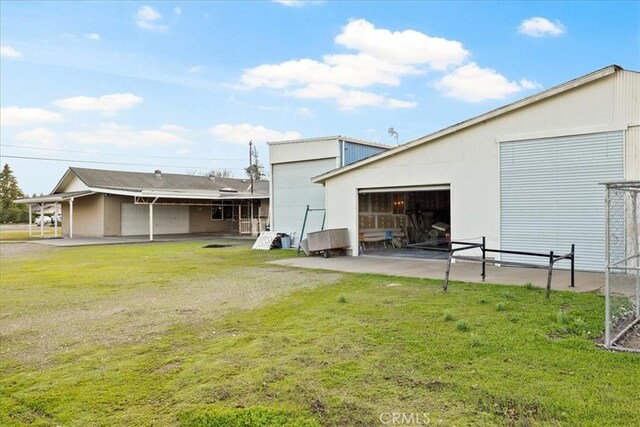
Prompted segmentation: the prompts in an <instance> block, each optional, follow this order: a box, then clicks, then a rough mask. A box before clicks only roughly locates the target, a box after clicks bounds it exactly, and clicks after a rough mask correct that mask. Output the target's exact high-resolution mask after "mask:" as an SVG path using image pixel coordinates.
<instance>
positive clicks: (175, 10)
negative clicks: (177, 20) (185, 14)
mask: <svg viewBox="0 0 640 427" xmlns="http://www.w3.org/2000/svg"><path fill="white" fill-rule="evenodd" d="M173 13H175V14H176V15H178V16H180V15H182V8H181V7H180V6H176V7H174V8H173Z"/></svg>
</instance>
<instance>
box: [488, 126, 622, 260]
mask: <svg viewBox="0 0 640 427" xmlns="http://www.w3.org/2000/svg"><path fill="white" fill-rule="evenodd" d="M623 178H624V139H623V133H622V132H607V133H597V134H588V135H577V136H567V137H558V138H548V139H536V140H527V141H509V142H503V143H501V145H500V197H501V222H500V231H501V247H502V249H506V250H520V251H533V252H548V251H550V250H553V251H555V253H563V254H564V253H567V252H569V250H570V247H571V244H572V243H573V244H575V245H576V260H575V264H576V268H577V269H581V270H595V271H602V270H603V269H604V187H603V186H602V185H599V184H600V183H601V182H603V181H609V180H620V179H623ZM502 259H504V260H509V261H524V262H533V261H537V262H538V263H541V264H544V263H545V260H544V259H535V258H530V257H520V256H515V255H503V256H502ZM563 266H564V267H566V263H565V264H564V265H560V264H559V265H558V267H560V268H562V267H563Z"/></svg>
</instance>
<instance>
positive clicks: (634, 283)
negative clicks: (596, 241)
mask: <svg viewBox="0 0 640 427" xmlns="http://www.w3.org/2000/svg"><path fill="white" fill-rule="evenodd" d="M605 204H606V208H605V209H606V237H605V239H606V240H605V250H606V270H605V274H606V279H605V280H606V283H605V340H604V345H605V347H606V348H610V349H615V350H623V351H631V352H638V353H640V181H622V182H611V183H607V184H606V192H605Z"/></svg>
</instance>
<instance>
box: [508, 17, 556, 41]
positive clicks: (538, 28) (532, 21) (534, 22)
mask: <svg viewBox="0 0 640 427" xmlns="http://www.w3.org/2000/svg"><path fill="white" fill-rule="evenodd" d="M518 32H519V33H520V34H524V35H526V36H531V37H546V36H552V37H557V36H560V35H562V34H564V33H565V32H566V28H565V27H564V25H562V24H561V23H560V21H558V20H557V19H556V21H555V22H551V21H549V20H548V19H546V18H541V17H540V16H534V17H533V18H529V19H525V20H524V21H522V23H521V24H520V26H519V27H518Z"/></svg>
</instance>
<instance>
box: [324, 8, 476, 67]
mask: <svg viewBox="0 0 640 427" xmlns="http://www.w3.org/2000/svg"><path fill="white" fill-rule="evenodd" d="M335 42H336V43H337V44H340V45H343V46H345V47H348V48H350V49H355V50H358V51H360V52H363V53H367V54H369V55H371V56H373V57H375V58H378V59H380V60H383V61H388V62H390V63H394V64H425V65H428V66H429V67H431V68H433V69H435V70H445V69H447V68H448V67H450V66H452V65H458V64H461V63H462V62H463V61H464V60H465V59H466V58H467V57H468V56H469V52H468V51H467V50H466V49H465V48H464V46H463V45H462V43H460V42H458V41H455V40H447V39H445V38H441V37H430V36H428V35H426V34H424V33H421V32H418V31H414V30H405V31H393V32H392V31H390V30H386V29H382V28H376V27H375V26H374V25H373V24H371V23H370V22H367V21H366V20H364V19H355V20H351V21H349V23H348V24H347V25H346V26H345V27H344V28H343V29H342V33H340V34H338V35H337V36H336V38H335Z"/></svg>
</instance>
